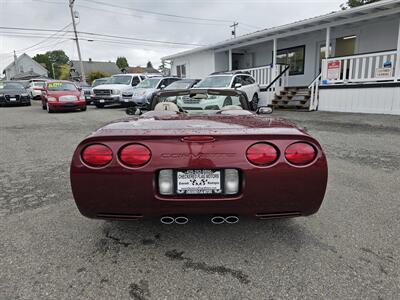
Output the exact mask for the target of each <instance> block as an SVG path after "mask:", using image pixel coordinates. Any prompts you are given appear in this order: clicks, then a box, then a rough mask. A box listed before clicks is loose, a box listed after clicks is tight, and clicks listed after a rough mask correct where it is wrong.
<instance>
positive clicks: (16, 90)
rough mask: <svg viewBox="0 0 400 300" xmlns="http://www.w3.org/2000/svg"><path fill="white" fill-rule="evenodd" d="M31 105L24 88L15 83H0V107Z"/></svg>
mask: <svg viewBox="0 0 400 300" xmlns="http://www.w3.org/2000/svg"><path fill="white" fill-rule="evenodd" d="M6 105H31V97H30V96H29V92H28V91H27V90H26V89H25V87H24V86H23V85H22V84H21V83H19V82H16V81H0V106H6Z"/></svg>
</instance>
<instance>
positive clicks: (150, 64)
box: [146, 61, 154, 69]
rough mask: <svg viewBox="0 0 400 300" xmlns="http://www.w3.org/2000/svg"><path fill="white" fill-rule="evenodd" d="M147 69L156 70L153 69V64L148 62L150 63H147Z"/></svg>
mask: <svg viewBox="0 0 400 300" xmlns="http://www.w3.org/2000/svg"><path fill="white" fill-rule="evenodd" d="M146 68H147V69H154V68H153V64H152V63H151V61H148V62H147V64H146Z"/></svg>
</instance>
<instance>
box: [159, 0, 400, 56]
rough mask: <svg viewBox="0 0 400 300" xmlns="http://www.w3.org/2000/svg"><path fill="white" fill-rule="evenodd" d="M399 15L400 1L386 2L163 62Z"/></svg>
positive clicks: (261, 33) (246, 36) (312, 20)
mask: <svg viewBox="0 0 400 300" xmlns="http://www.w3.org/2000/svg"><path fill="white" fill-rule="evenodd" d="M397 13H400V1H399V0H382V1H378V2H374V3H371V4H368V5H363V6H360V7H356V8H352V9H346V10H341V11H337V12H332V13H329V14H326V15H322V16H318V17H314V18H310V19H305V20H301V21H297V22H294V23H290V24H287V25H282V26H277V27H272V28H267V29H263V30H259V31H256V32H253V33H250V34H246V35H242V36H239V37H237V38H234V39H229V40H225V41H223V42H219V43H216V44H212V45H208V46H203V47H198V48H194V49H191V50H188V51H183V52H180V53H176V54H173V55H168V56H165V57H163V58H162V60H171V59H174V58H178V57H182V56H185V55H189V54H193V53H198V52H202V51H208V50H214V51H216V52H220V51H225V50H228V49H232V48H238V47H243V46H248V45H251V44H256V43H260V42H264V41H270V40H273V39H275V38H284V37H288V36H293V35H296V34H301V33H306V32H312V31H316V30H321V29H324V28H327V27H335V26H340V25H344V24H349V23H355V22H359V21H364V20H369V19H374V18H378V17H383V16H388V15H394V14H397Z"/></svg>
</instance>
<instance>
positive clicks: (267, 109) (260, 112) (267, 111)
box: [256, 106, 274, 115]
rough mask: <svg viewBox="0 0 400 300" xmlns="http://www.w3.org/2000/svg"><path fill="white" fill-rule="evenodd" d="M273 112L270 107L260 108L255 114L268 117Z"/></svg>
mask: <svg viewBox="0 0 400 300" xmlns="http://www.w3.org/2000/svg"><path fill="white" fill-rule="evenodd" d="M273 111H274V110H273V108H272V107H270V106H261V107H259V108H258V109H257V111H256V113H257V114H258V115H269V114H272V112H273Z"/></svg>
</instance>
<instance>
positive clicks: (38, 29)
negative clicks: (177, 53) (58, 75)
mask: <svg viewBox="0 0 400 300" xmlns="http://www.w3.org/2000/svg"><path fill="white" fill-rule="evenodd" d="M0 29H6V30H21V31H41V32H57V33H59V32H60V30H52V29H42V28H24V27H4V26H0ZM64 32H65V31H64ZM67 32H68V33H73V31H67ZM78 33H79V34H85V35H91V36H102V37H112V38H119V39H127V40H133V41H139V42H149V43H160V44H170V45H181V46H204V44H195V43H181V42H168V41H161V40H153V39H143V38H133V37H127V36H118V35H111V34H99V33H94V32H85V31H78Z"/></svg>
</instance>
